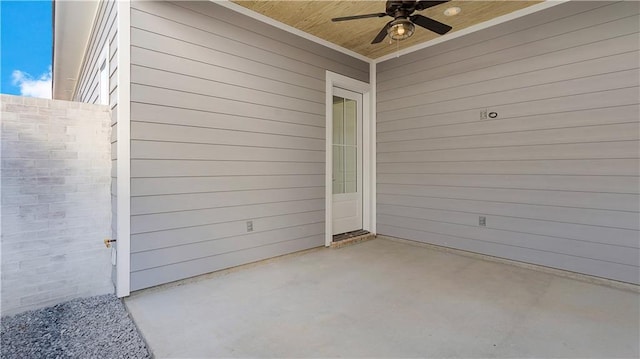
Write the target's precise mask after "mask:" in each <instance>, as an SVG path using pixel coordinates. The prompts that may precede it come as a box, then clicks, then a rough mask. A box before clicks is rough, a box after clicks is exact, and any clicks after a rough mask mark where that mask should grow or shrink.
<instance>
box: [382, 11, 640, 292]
mask: <svg viewBox="0 0 640 359" xmlns="http://www.w3.org/2000/svg"><path fill="white" fill-rule="evenodd" d="M639 12H640V8H639V4H638V3H636V2H617V3H613V2H571V3H567V4H562V5H558V6H556V7H553V8H550V9H547V10H544V11H542V12H539V13H536V14H532V15H529V16H527V17H524V18H520V19H518V20H513V21H510V22H507V23H504V24H501V25H498V26H495V27H492V28H489V29H486V30H483V31H480V32H477V33H473V34H470V35H467V36H464V37H461V38H458V39H455V40H452V41H448V42H445V43H442V44H439V45H436V46H434V47H431V48H429V49H425V50H422V51H418V52H415V53H412V54H409V55H407V56H403V57H401V58H398V59H393V60H389V61H386V62H384V63H381V64H379V66H378V71H379V72H378V74H377V78H378V94H377V100H378V114H377V119H378V126H377V131H378V133H377V139H378V144H377V150H378V155H377V159H378V164H377V171H378V175H377V181H378V185H377V190H378V195H377V200H378V208H377V213H378V233H380V234H385V235H390V236H396V237H400V238H406V239H410V240H416V241H421V242H427V243H433V244H438V245H444V246H449V247H453V248H458V249H463V250H468V251H472V252H478V253H483V254H488V255H492V256H497V257H503V258H508V259H513V260H519V261H524V262H529V263H535V264H539V265H544V266H549V267H555V268H560V269H565V270H569V271H574V272H579V273H586V274H589V275H594V276H599V277H605V278H610V279H614V280H619V281H624V282H629V283H635V284H638V283H640V275H639V273H640V272H639V269H640V268H638V267H639V265H640V232H639V231H640V178H639V174H640V168H639V157H640V142H639V141H638V140H639V137H640V107H639V106H638V103H639V102H640V100H639V98H640V89H639V82H640V80H639V78H640V72H639V69H638V68H639V67H640V52H639V46H640V44H639V43H638V32H639V28H640V27H639V25H640V17H639V15H638V14H639ZM484 110H488V111H495V112H497V113H498V117H497V118H495V119H481V118H480V113H481V111H484ZM479 216H486V217H487V226H486V227H480V226H478V217H479Z"/></svg>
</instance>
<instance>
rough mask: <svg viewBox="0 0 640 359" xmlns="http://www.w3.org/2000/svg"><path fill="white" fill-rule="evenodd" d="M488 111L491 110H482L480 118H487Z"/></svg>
mask: <svg viewBox="0 0 640 359" xmlns="http://www.w3.org/2000/svg"><path fill="white" fill-rule="evenodd" d="M488 112H489V110H486V109H484V110H482V111H480V119H481V120H486V119H487V116H488Z"/></svg>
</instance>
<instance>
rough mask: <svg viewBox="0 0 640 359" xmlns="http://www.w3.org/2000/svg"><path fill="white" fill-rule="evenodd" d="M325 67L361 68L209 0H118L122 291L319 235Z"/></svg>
mask: <svg viewBox="0 0 640 359" xmlns="http://www.w3.org/2000/svg"><path fill="white" fill-rule="evenodd" d="M326 70H330V71H333V72H338V73H341V74H343V75H346V76H350V77H353V78H357V79H359V80H364V81H368V77H369V75H368V64H367V63H365V62H362V61H360V60H357V59H354V58H351V57H349V56H347V55H344V54H341V53H338V52H335V51H334V50H330V49H327V48H324V47H322V46H320V45H317V44H314V43H312V42H310V41H307V40H304V39H302V38H299V37H296V36H294V35H291V34H289V33H286V32H283V31H281V30H278V29H276V28H273V27H270V26H268V25H265V24H262V23H259V22H257V21H255V20H253V19H250V18H248V17H246V16H242V15H240V14H237V13H234V12H232V11H229V10H227V9H225V8H223V7H220V6H218V5H216V4H214V3H210V2H193V3H191V2H177V3H166V2H144V1H143V2H133V3H132V10H131V232H132V235H131V249H132V255H131V270H132V273H131V289H132V290H137V289H141V288H145V287H149V286H153V285H158V284H162V283H166V282H170V281H174V280H178V279H182V278H186V277H190V276H194V275H199V274H203V273H207V272H211V271H215V270H219V269H224V268H228V267H232V266H237V265H241V264H244V263H248V262H252V261H257V260H261V259H265V258H269V257H273V256H277V255H282V254H286V253H290V252H294V251H299V250H304V249H308V248H312V247H316V246H320V245H322V244H323V243H324V157H325V153H324V150H325V139H324V136H325V128H324V127H325V114H324V108H325V104H324V101H325V71H326ZM247 220H252V221H253V226H254V231H253V232H250V233H247V230H246V221H247Z"/></svg>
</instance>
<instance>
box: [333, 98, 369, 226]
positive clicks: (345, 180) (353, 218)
mask: <svg viewBox="0 0 640 359" xmlns="http://www.w3.org/2000/svg"><path fill="white" fill-rule="evenodd" d="M332 137H333V138H332V142H331V143H332V152H333V169H332V187H333V201H332V203H333V206H332V207H333V210H332V213H333V231H332V232H333V233H332V234H334V235H335V234H340V233H345V232H350V231H355V230H358V229H362V193H363V191H362V94H359V93H356V92H351V91H347V90H344V89H341V88H334V89H333V136H332Z"/></svg>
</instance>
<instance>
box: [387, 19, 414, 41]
mask: <svg viewBox="0 0 640 359" xmlns="http://www.w3.org/2000/svg"><path fill="white" fill-rule="evenodd" d="M415 29H416V27H415V25H413V23H412V22H411V21H409V20H408V19H404V18H398V19H395V20H393V21H392V22H391V24H389V29H388V30H387V34H388V35H389V37H390V38H391V39H392V40H404V39H407V38H409V37H411V35H413V32H414V31H415Z"/></svg>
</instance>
